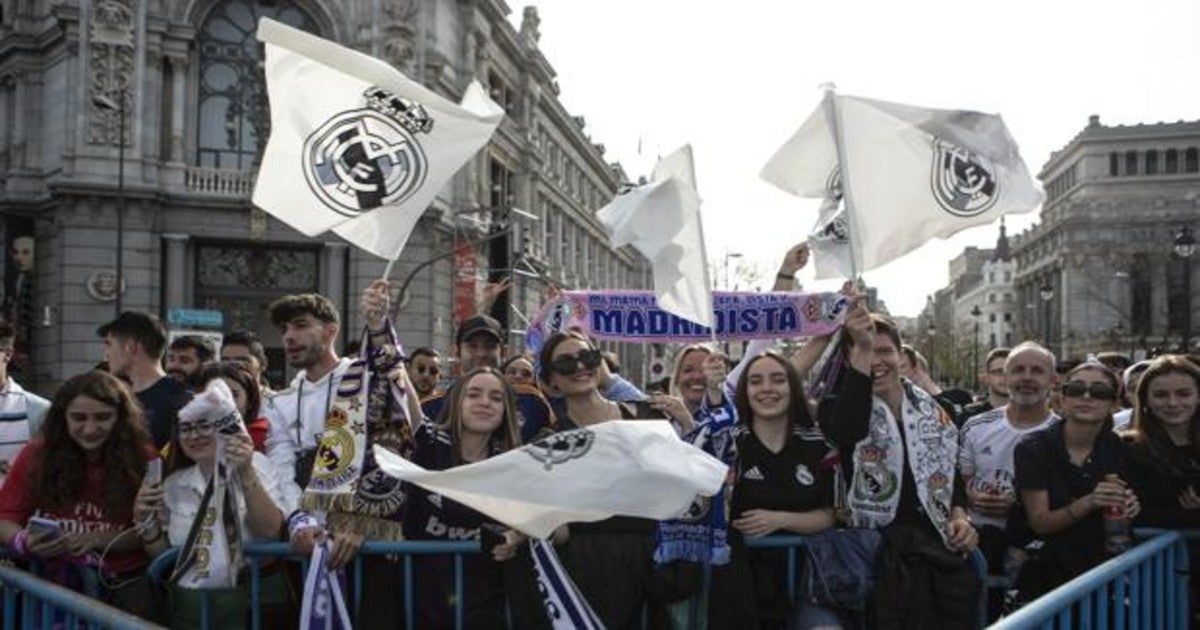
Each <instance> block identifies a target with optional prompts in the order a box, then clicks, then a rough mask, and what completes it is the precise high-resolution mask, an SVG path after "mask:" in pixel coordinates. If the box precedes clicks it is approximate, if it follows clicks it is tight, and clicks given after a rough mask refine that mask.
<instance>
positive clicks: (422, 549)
mask: <svg viewBox="0 0 1200 630" xmlns="http://www.w3.org/2000/svg"><path fill="white" fill-rule="evenodd" d="M746 546H747V547H749V548H753V549H786V550H787V552H788V560H787V566H788V583H787V587H788V592H789V593H795V592H796V581H797V580H798V579H799V575H800V564H799V558H798V554H799V552H800V550H801V548H802V547H803V546H804V537H803V536H795V535H789V536H767V537H764V538H747V539H746ZM178 551H179V550H178V549H177V548H172V549H168V550H167V551H165V552H163V553H162V554H161V555H159V556H158V557H157V558H155V559H154V561H153V562H152V563H151V565H150V568H149V569H148V570H147V572H148V573H149V575H151V576H152V577H154V578H155V579H157V580H160V581H161V580H163V579H164V578H165V576H167V574H168V573H169V572H170V570H171V568H172V567H173V566H174V564H175V556H176V554H178ZM479 552H480V547H479V543H478V542H477V541H463V542H445V541H401V542H382V541H367V542H365V543H363V546H362V547H361V548H360V549H359V553H358V556H357V557H356V558H355V560H354V561H353V563H352V564H351V566H350V569H349V570H350V572H351V574H352V575H353V580H352V584H353V592H352V593H351V598H350V602H348V604H349V605H350V606H351V608H352V610H353V611H358V610H360V609H361V604H362V562H361V559H362V558H363V557H365V556H381V555H385V556H386V555H397V556H401V557H402V561H403V562H404V569H403V570H404V601H405V602H406V603H407V605H406V606H405V619H406V621H407V626H408V627H410V628H412V627H415V622H416V619H415V615H416V611H415V609H414V607H413V605H412V603H411V602H412V601H413V568H412V559H413V557H414V556H421V555H450V554H452V555H453V556H454V558H455V563H454V589H455V597H454V600H455V608H454V615H455V623H456V627H459V628H462V627H463V601H464V597H463V577H464V574H463V556H464V555H466V554H475V553H479ZM245 555H246V558H247V560H248V562H249V564H250V589H251V594H250V606H251V610H250V612H251V619H252V622H251V624H252V625H251V627H252V630H261V629H262V605H261V601H260V600H261V598H260V593H261V582H262V567H263V563H264V562H267V561H270V560H279V559H288V560H292V561H298V562H301V563H303V569H304V570H305V571H307V568H308V559H307V557H302V556H301V555H299V554H297V553H296V552H295V551H293V549H292V547H291V545H289V544H288V543H283V542H269V543H267V542H256V543H249V544H247V545H246V549H245ZM971 561H972V565H973V566H974V567H975V569H976V571H977V572H978V574H979V576H980V579H981V580H982V579H985V578H986V577H987V562H986V560H984V558H983V554H982V553H980V552H979V551H975V552H974V553H973V554H972V557H971ZM706 586H707V585H706ZM209 606H210V601H209V598H208V593H205V592H203V591H201V615H202V617H201V620H200V627H201V628H203V629H205V630H207V629H208V628H210V627H211V623H210V620H209V619H208V610H209ZM986 608H987V598H986V593H984V595H983V596H982V597H981V598H980V620H981V623H980V627H982V626H983V623H982V620H983V619H984V616H985V615H986Z"/></svg>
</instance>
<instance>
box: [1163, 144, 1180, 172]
mask: <svg viewBox="0 0 1200 630" xmlns="http://www.w3.org/2000/svg"><path fill="white" fill-rule="evenodd" d="M1178 172H1179V151H1177V150H1175V149H1167V170H1166V173H1167V175H1174V174H1176V173H1178Z"/></svg>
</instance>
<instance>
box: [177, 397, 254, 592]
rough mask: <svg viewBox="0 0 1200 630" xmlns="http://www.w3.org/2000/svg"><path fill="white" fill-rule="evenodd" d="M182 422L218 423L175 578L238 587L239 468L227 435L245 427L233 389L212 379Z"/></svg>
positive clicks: (191, 584) (200, 585)
mask: <svg viewBox="0 0 1200 630" xmlns="http://www.w3.org/2000/svg"><path fill="white" fill-rule="evenodd" d="M179 420H180V421H181V422H208V423H210V424H212V425H213V426H214V429H215V431H214V433H213V435H214V440H215V442H216V444H215V445H214V447H213V448H214V451H215V452H214V459H215V461H214V464H213V472H212V474H211V475H210V476H209V477H208V479H207V482H206V484H205V488H204V494H203V495H202V497H201V499H200V506H199V509H197V510H196V517H195V519H194V520H193V521H192V526H191V528H189V529H188V536H187V540H186V541H185V542H184V545H183V549H182V550H181V551H180V553H179V555H178V556H177V560H176V562H175V568H174V570H173V571H172V572H171V582H173V583H176V584H178V585H179V586H181V587H183V588H196V589H209V588H232V587H235V586H237V574H238V569H239V568H240V567H241V564H242V538H241V515H240V514H239V513H238V507H237V506H238V495H239V494H240V493H241V490H240V488H239V484H238V483H235V481H234V480H235V479H236V476H237V474H236V472H235V471H234V470H233V469H232V468H231V467H230V466H229V465H228V463H227V462H226V461H225V438H226V436H229V435H236V434H238V433H245V432H246V425H245V422H244V421H243V420H242V416H241V414H239V413H238V410H237V404H236V403H235V402H234V400H233V393H232V392H231V391H230V389H229V386H228V385H227V384H226V383H225V381H223V380H222V379H219V378H218V379H213V380H212V381H211V382H209V384H208V386H207V387H206V388H205V390H204V391H203V392H201V393H200V394H199V395H198V396H196V397H194V398H192V400H191V402H189V403H188V404H187V405H185V406H184V407H183V408H182V409H180V410H179Z"/></svg>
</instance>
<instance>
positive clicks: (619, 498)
mask: <svg viewBox="0 0 1200 630" xmlns="http://www.w3.org/2000/svg"><path fill="white" fill-rule="evenodd" d="M375 461H376V462H377V463H378V464H379V467H380V468H381V469H382V470H383V471H384V472H385V473H387V474H389V475H391V476H393V477H396V478H397V479H400V480H403V481H407V482H410V483H414V484H416V485H418V486H421V487H422V488H425V489H426V490H428V491H430V492H434V493H437V494H440V495H443V496H445V497H447V498H450V499H453V500H455V501H457V502H459V503H461V504H463V505H465V506H467V507H469V508H471V509H473V510H476V511H478V512H480V513H483V514H486V515H488V516H490V517H492V518H494V519H496V520H497V521H499V522H501V523H504V524H505V525H508V526H509V527H512V528H513V529H516V530H518V531H520V532H523V533H525V534H527V535H529V536H532V537H534V538H547V537H549V536H550V534H551V533H552V532H553V531H554V528H556V527H558V526H559V525H562V524H564V523H576V522H593V521H600V520H603V519H606V518H608V517H610V516H614V515H624V516H639V517H642V518H651V519H655V520H661V519H665V518H672V517H675V516H678V515H680V514H682V513H683V512H684V511H685V510H686V509H688V508H689V507H690V506H691V504H692V500H693V499H695V498H696V495H702V496H709V497H710V496H712V495H714V494H716V493H717V491H718V490H720V488H721V483H722V482H723V481H724V480H725V472H726V470H727V468H726V466H725V464H723V463H721V461H720V460H718V459H716V458H715V457H713V456H711V455H709V454H707V453H705V452H704V451H702V450H700V449H698V448H696V447H695V446H692V445H691V444H688V443H686V442H684V441H683V440H680V439H679V437H678V436H677V435H675V431H674V429H672V428H671V425H670V424H668V423H667V422H666V421H662V420H610V421H608V422H604V423H601V424H598V425H594V426H590V427H587V428H582V429H574V430H571V431H563V432H561V433H555V434H553V435H550V436H547V437H544V438H541V439H538V440H534V441H533V442H531V443H529V444H526V445H525V446H522V447H521V448H519V449H515V450H512V451H509V452H507V453H504V454H502V455H497V456H495V457H491V458H488V459H485V460H483V461H481V462H476V463H474V464H467V465H465V466H456V467H454V468H450V469H447V470H438V471H430V470H425V469H423V468H421V467H420V466H417V465H416V464H414V463H412V462H409V461H408V460H406V459H404V458H402V457H400V456H399V455H396V454H395V453H392V452H391V451H389V450H387V449H385V448H381V447H379V446H376V447H375Z"/></svg>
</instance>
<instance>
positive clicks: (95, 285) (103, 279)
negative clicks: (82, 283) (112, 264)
mask: <svg viewBox="0 0 1200 630" xmlns="http://www.w3.org/2000/svg"><path fill="white" fill-rule="evenodd" d="M87 292H88V295H90V296H92V299H93V300H96V301H97V302H112V301H113V300H115V299H117V294H118V293H124V292H125V279H124V278H121V283H120V290H118V288H117V271H116V270H115V269H99V270H97V271H93V272H92V275H90V276H88V279H87Z"/></svg>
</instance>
